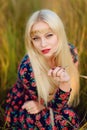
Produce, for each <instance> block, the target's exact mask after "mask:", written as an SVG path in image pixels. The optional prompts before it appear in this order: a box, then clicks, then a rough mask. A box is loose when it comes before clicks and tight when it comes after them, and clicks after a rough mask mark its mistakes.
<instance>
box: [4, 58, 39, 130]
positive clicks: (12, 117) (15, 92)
mask: <svg viewBox="0 0 87 130" xmlns="http://www.w3.org/2000/svg"><path fill="white" fill-rule="evenodd" d="M28 100H37V93H36V87H35V83H34V76H33V71H32V68H31V64H30V62H29V58H28V56H25V57H24V58H23V60H22V62H21V64H20V65H19V67H18V78H17V81H16V83H15V84H14V85H13V86H12V88H11V89H10V91H9V93H8V95H7V99H6V109H5V121H6V122H7V124H9V125H7V126H10V127H14V128H16V129H17V130H19V129H20V130H22V128H26V127H27V125H28V123H29V122H30V124H31V127H32V126H33V127H34V122H35V121H34V115H29V114H28V113H27V111H26V110H23V109H22V105H23V104H24V102H25V101H28Z"/></svg>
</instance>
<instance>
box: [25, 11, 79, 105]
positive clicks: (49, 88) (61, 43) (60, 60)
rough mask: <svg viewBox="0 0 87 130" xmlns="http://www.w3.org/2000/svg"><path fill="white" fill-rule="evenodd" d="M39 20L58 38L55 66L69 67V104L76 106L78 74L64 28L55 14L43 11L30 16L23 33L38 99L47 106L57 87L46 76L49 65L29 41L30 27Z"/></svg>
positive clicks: (77, 100) (77, 99)
mask: <svg viewBox="0 0 87 130" xmlns="http://www.w3.org/2000/svg"><path fill="white" fill-rule="evenodd" d="M40 20H41V21H44V22H46V23H47V24H48V25H49V27H50V28H51V29H52V30H53V31H54V32H55V33H56V34H57V36H58V47H57V51H56V54H55V55H54V57H55V62H56V66H59V65H61V66H62V67H65V66H66V65H68V66H69V68H67V69H66V70H67V72H68V73H69V75H70V78H71V89H72V91H71V96H70V99H69V104H74V105H76V104H78V102H79V73H78V70H77V68H76V66H75V65H74V63H73V61H72V56H71V54H70V50H69V47H68V41H67V38H66V34H65V30H64V26H63V23H62V21H61V19H60V18H59V16H58V15H57V14H56V13H55V12H53V11H51V10H45V9H43V10H40V11H36V12H35V13H33V14H32V16H31V17H30V18H29V20H28V22H27V26H26V31H25V45H26V50H27V53H28V55H29V58H30V61H31V64H32V68H33V71H34V75H35V80H36V84H37V90H38V95H39V98H40V97H42V98H43V99H44V101H45V103H46V104H47V102H48V100H50V99H49V98H48V97H49V93H50V92H51V93H54V92H55V90H56V89H57V87H58V85H57V83H56V82H55V81H54V80H53V79H52V78H50V77H49V76H48V75H47V72H48V70H49V65H48V64H47V63H46V61H45V59H44V58H43V56H42V55H40V54H39V53H38V52H37V51H36V49H35V48H34V46H33V44H32V41H31V29H32V26H33V24H34V23H36V22H38V21H40Z"/></svg>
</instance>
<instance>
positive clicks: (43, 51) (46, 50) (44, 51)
mask: <svg viewBox="0 0 87 130" xmlns="http://www.w3.org/2000/svg"><path fill="white" fill-rule="evenodd" d="M49 51H50V49H44V50H42V51H41V52H42V53H43V54H47V53H48V52H49Z"/></svg>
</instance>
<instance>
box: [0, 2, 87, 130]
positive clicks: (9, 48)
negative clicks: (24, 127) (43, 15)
mask: <svg viewBox="0 0 87 130" xmlns="http://www.w3.org/2000/svg"><path fill="white" fill-rule="evenodd" d="M43 8H45V9H51V10H53V11H55V12H56V13H57V14H58V15H59V16H60V18H61V19H62V21H63V23H64V26H65V30H66V33H67V37H68V41H69V42H70V43H73V44H74V45H75V46H76V48H77V50H78V56H79V71H80V74H81V75H85V76H86V75H87V0H27V1H25V0H0V130H6V128H5V124H4V119H3V118H4V106H5V99H6V95H7V92H8V90H9V89H10V88H11V87H12V85H13V84H14V83H15V81H16V78H17V68H18V65H19V63H20V61H21V59H22V57H23V56H24V54H25V52H26V51H25V45H24V33H25V26H26V22H27V20H28V18H29V16H30V15H31V14H32V13H33V12H34V11H36V10H39V9H43ZM80 86H81V89H80V104H79V105H78V106H77V107H76V108H75V111H76V112H77V113H78V114H79V116H80V119H81V123H80V126H82V125H84V124H85V123H87V77H85V78H82V77H80ZM86 128H87V127H86ZM84 130H85V129H84Z"/></svg>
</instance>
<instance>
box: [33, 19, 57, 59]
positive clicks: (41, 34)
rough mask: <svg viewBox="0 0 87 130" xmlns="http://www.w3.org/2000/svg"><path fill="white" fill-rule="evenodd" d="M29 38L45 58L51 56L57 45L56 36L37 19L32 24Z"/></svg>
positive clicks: (45, 24)
mask: <svg viewBox="0 0 87 130" xmlns="http://www.w3.org/2000/svg"><path fill="white" fill-rule="evenodd" d="M31 39H32V43H33V45H34V47H35V48H36V49H37V51H38V52H39V53H41V54H42V55H43V56H44V57H45V58H47V59H48V58H51V57H53V55H54V53H55V52H56V50H57V46H58V37H57V35H56V34H55V33H54V32H53V31H52V29H51V28H50V27H49V25H48V24H47V23H45V22H43V21H39V22H37V23H35V24H34V25H33V26H32V29H31Z"/></svg>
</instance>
